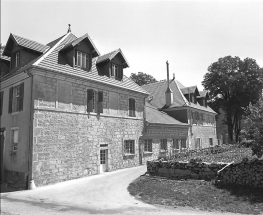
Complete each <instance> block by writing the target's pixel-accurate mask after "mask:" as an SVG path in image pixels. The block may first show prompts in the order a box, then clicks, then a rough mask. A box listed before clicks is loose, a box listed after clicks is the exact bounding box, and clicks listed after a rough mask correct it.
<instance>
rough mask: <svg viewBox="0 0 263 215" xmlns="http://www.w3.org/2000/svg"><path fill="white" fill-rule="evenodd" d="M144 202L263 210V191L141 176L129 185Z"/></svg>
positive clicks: (234, 210)
mask: <svg viewBox="0 0 263 215" xmlns="http://www.w3.org/2000/svg"><path fill="white" fill-rule="evenodd" d="M128 190H129V192H130V194H131V195H134V196H135V197H136V198H138V199H140V200H141V201H143V202H146V203H148V204H153V205H161V206H166V207H169V208H171V207H173V208H176V207H179V206H180V207H182V206H184V207H185V206H189V207H192V208H194V209H199V210H205V211H222V212H232V213H243V214H260V213H263V190H259V189H251V188H233V187H232V188H226V187H225V188H219V187H216V186H215V185H213V182H211V181H203V180H172V179H164V178H160V177H152V176H147V175H145V176H141V177H139V178H138V179H137V180H135V181H134V182H133V183H131V184H130V185H129V187H128Z"/></svg>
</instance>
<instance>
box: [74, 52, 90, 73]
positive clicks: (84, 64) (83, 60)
mask: <svg viewBox="0 0 263 215" xmlns="http://www.w3.org/2000/svg"><path fill="white" fill-rule="evenodd" d="M76 52H77V53H76V66H78V67H80V68H83V69H89V68H90V65H89V55H88V54H85V53H83V52H80V51H76Z"/></svg>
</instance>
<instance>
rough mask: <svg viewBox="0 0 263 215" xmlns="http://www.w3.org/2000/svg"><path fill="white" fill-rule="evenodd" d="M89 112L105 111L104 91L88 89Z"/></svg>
mask: <svg viewBox="0 0 263 215" xmlns="http://www.w3.org/2000/svg"><path fill="white" fill-rule="evenodd" d="M87 112H89V113H90V112H93V113H103V91H98V92H97V91H95V90H93V89H87Z"/></svg>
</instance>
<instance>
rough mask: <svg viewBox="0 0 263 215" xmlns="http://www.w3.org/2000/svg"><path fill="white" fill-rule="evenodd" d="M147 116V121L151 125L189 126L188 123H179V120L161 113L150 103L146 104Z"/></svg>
mask: <svg viewBox="0 0 263 215" xmlns="http://www.w3.org/2000/svg"><path fill="white" fill-rule="evenodd" d="M145 114H146V121H147V122H149V123H154V124H166V125H180V126H189V125H188V124H187V123H182V122H179V121H178V120H176V119H174V118H173V117H171V116H169V115H168V114H167V113H165V112H163V111H159V110H158V109H157V108H156V107H154V106H152V105H151V104H149V103H148V102H146V103H145Z"/></svg>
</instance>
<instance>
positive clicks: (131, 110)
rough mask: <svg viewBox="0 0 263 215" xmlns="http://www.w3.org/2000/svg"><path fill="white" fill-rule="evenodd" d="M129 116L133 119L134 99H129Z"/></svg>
mask: <svg viewBox="0 0 263 215" xmlns="http://www.w3.org/2000/svg"><path fill="white" fill-rule="evenodd" d="M129 116H131V117H135V99H132V98H129Z"/></svg>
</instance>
